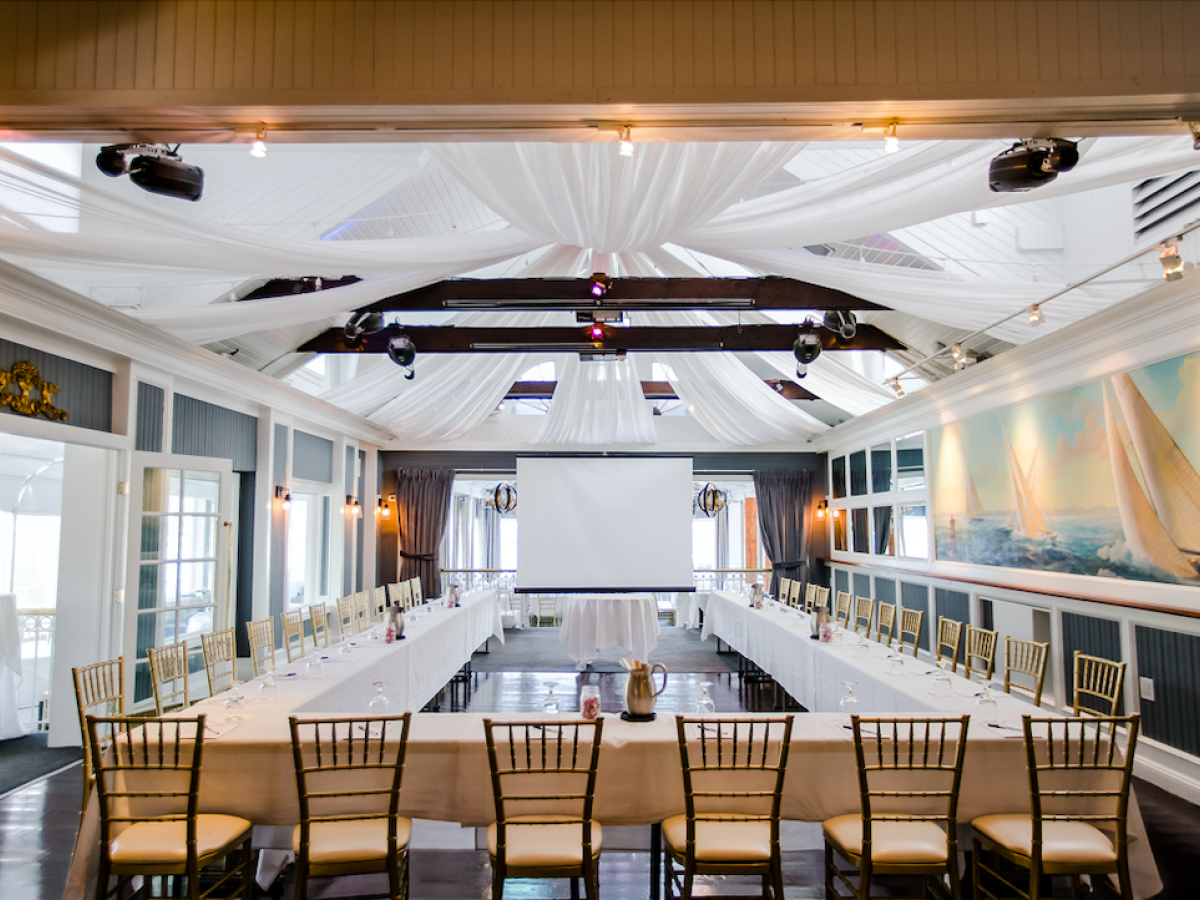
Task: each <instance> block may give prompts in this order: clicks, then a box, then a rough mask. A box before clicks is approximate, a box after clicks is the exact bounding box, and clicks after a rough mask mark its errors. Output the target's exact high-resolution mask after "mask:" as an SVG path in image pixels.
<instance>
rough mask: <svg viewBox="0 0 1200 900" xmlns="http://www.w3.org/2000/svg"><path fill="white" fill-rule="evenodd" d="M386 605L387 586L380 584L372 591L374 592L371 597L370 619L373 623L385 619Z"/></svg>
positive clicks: (384, 620)
mask: <svg viewBox="0 0 1200 900" xmlns="http://www.w3.org/2000/svg"><path fill="white" fill-rule="evenodd" d="M387 605H388V598H387V587H386V585H380V586H379V587H377V588H375V591H374V594H373V597H372V600H371V621H372V622H374V623H375V624H379V623H381V622H386V621H387Z"/></svg>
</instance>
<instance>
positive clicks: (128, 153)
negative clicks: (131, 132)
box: [96, 144, 204, 203]
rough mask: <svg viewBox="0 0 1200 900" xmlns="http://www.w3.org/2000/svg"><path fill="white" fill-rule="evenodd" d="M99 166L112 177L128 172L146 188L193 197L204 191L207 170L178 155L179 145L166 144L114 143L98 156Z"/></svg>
mask: <svg viewBox="0 0 1200 900" xmlns="http://www.w3.org/2000/svg"><path fill="white" fill-rule="evenodd" d="M96 168H98V169H99V170H100V171H101V172H103V173H104V174H105V175H108V176H109V177H111V178H116V177H117V176H118V175H124V174H126V173H128V174H129V178H130V180H131V181H133V183H134V184H136V185H137V186H138V187H140V188H141V189H142V190H144V191H149V192H150V193H151V194H162V195H163V196H164V197H176V198H178V199H180V200H191V201H192V202H193V203H194V202H195V201H197V200H199V199H200V196H201V195H202V194H203V193H204V170H203V169H201V168H200V167H199V166H189V165H188V164H187V163H185V162H184V161H183V160H182V159H180V158H179V146H178V145H176V146H175V149H171V148H170V147H168V146H166V145H165V144H111V145H109V146H107V147H102V148H101V149H100V152H99V154H97V156H96Z"/></svg>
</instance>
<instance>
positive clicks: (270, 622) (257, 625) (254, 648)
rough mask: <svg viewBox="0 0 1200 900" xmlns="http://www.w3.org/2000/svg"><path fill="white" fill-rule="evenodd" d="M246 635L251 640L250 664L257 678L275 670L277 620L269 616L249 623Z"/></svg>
mask: <svg viewBox="0 0 1200 900" xmlns="http://www.w3.org/2000/svg"><path fill="white" fill-rule="evenodd" d="M246 635H247V637H249V638H250V662H251V664H252V665H253V666H254V677H255V678H257V677H258V676H259V675H262V674H263V673H264V672H270V671H271V670H272V669H274V668H275V619H274V618H273V617H272V616H268V617H267V618H265V619H255V620H254V621H253V622H247V623H246Z"/></svg>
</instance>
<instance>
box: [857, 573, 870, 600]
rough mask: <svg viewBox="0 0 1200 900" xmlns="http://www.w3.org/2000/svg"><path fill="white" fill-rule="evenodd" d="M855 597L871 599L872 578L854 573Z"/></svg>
mask: <svg viewBox="0 0 1200 900" xmlns="http://www.w3.org/2000/svg"><path fill="white" fill-rule="evenodd" d="M853 593H854V596H855V597H870V596H871V576H870V575H865V574H863V573H862V572H855V573H854V591H853Z"/></svg>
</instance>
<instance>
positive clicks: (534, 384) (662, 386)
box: [504, 379, 818, 400]
mask: <svg viewBox="0 0 1200 900" xmlns="http://www.w3.org/2000/svg"><path fill="white" fill-rule="evenodd" d="M557 384H558V382H557V381H517V382H514V384H513V386H512V387H510V388H509V389H508V393H507V394H505V395H504V399H505V400H549V399H550V398H551V397H553V396H554V388H555V386H556V385H557ZM766 384H767V386H768V387H770V388H771V389H772V390H774V391H778V392H779V393H780V394H781V395H783V396H784V397H785V398H786V399H788V400H816V399H818V397H817V395H816V394H813V393H811V392H809V391H806V390H805V389H804V388H802V387H800V385H798V384H796V383H795V382H793V381H785V380H782V379H781V380H778V381H777V380H774V379H768V380H767V382H766ZM642 394H643V395H644V396H645V398H646V399H647V400H678V399H679V395H678V394H676V393H675V388H673V387H671V383H670V382H669V381H643V382H642Z"/></svg>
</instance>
